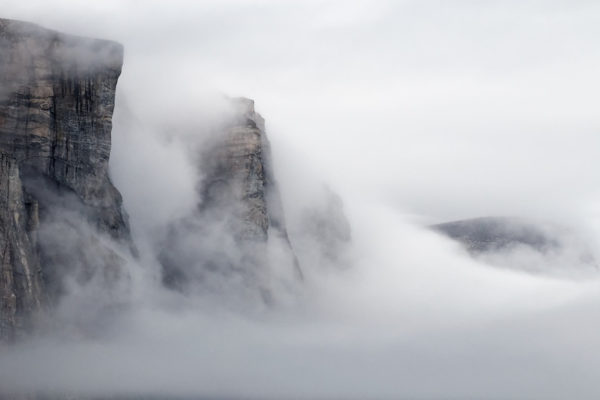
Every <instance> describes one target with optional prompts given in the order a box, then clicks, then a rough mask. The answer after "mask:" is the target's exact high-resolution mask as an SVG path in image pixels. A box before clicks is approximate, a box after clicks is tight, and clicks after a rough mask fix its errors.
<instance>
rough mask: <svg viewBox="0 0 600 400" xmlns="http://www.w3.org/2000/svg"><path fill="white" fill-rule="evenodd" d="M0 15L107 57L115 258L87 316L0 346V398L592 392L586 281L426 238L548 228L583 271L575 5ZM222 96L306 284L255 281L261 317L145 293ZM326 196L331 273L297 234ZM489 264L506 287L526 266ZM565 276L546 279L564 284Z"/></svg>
mask: <svg viewBox="0 0 600 400" xmlns="http://www.w3.org/2000/svg"><path fill="white" fill-rule="evenodd" d="M0 9H1V10H2V15H1V17H3V18H14V19H21V20H27V21H31V22H35V23H38V24H41V25H43V26H45V27H48V28H52V29H56V30H60V31H63V32H66V33H72V34H77V35H84V36H90V37H98V38H105V39H112V40H116V41H118V42H120V43H122V44H123V45H124V48H125V64H124V67H123V73H122V75H121V78H120V80H119V83H118V92H117V100H116V101H117V104H116V109H115V115H114V126H113V136H112V141H113V148H112V153H111V161H110V168H111V176H112V179H113V181H114V183H115V186H116V187H117V188H118V189H119V191H120V192H121V193H122V195H123V199H124V207H125V209H126V210H127V212H128V214H129V216H130V223H131V229H132V233H133V238H134V240H135V242H136V246H137V247H138V250H139V258H138V259H135V258H134V257H130V256H128V255H127V254H122V253H120V254H121V257H122V258H123V262H124V263H126V266H127V271H128V278H127V281H126V282H121V283H122V284H124V286H126V288H127V290H126V293H127V294H122V293H121V292H119V295H118V296H115V297H116V301H117V304H112V306H111V308H110V309H109V311H110V317H107V316H106V315H105V313H106V310H105V309H103V310H102V311H97V310H98V309H100V308H101V307H100V306H99V305H98V304H92V305H90V303H94V302H96V301H97V300H98V299H106V298H107V293H105V292H103V291H102V290H101V287H98V286H94V283H92V284H91V285H88V286H85V287H83V288H78V287H77V285H75V286H74V287H72V288H71V290H70V292H69V293H70V295H69V296H67V297H66V300H64V301H63V302H61V304H60V305H59V307H58V309H57V311H56V315H55V318H56V321H55V324H54V325H55V326H54V327H52V328H48V332H43V333H41V334H39V335H37V336H36V337H34V338H31V339H29V340H27V341H25V342H23V343H20V344H18V345H14V346H10V347H7V346H5V347H3V348H1V349H0V351H1V352H2V354H1V356H0V388H1V389H2V390H3V391H5V392H7V393H20V392H27V393H32V392H34V393H40V394H56V393H69V394H72V395H83V396H113V395H114V396H122V395H130V396H137V395H140V396H156V397H172V396H182V397H198V398H213V397H218V398H299V399H303V398H310V399H320V398H322V399H329V398H344V399H345V398H348V399H359V398H361V399H362V398H390V399H391V398H394V399H397V398H427V399H430V398H431V399H433V398H435V399H471V398H485V399H529V398H556V399H563V398H565V397H573V396H576V397H577V398H581V399H585V398H589V399H592V398H597V397H598V395H599V394H600V389H599V388H598V385H597V379H598V376H597V375H598V373H597V371H598V367H599V366H598V361H597V360H598V359H600V353H599V350H598V349H599V348H600V346H599V345H600V340H599V339H598V337H599V335H598V333H600V323H599V322H597V318H596V315H597V314H598V312H597V311H598V308H600V294H599V293H600V292H599V289H600V287H599V286H600V281H599V280H598V279H597V278H596V277H595V276H592V277H589V276H586V277H585V279H575V278H572V279H571V278H569V279H564V278H562V277H561V278H558V277H556V276H547V275H539V274H538V275H534V274H530V273H527V272H523V271H520V270H507V269H502V268H495V267H493V266H492V265H491V264H493V263H492V262H490V259H485V258H483V259H481V258H480V259H473V258H471V257H469V255H468V254H467V252H466V251H465V250H464V249H463V248H462V247H461V246H460V245H459V244H458V243H456V242H453V241H451V240H449V239H446V238H444V237H442V236H441V235H439V234H438V233H435V232H433V231H431V230H429V229H427V226H428V225H429V224H432V223H438V222H444V221H450V220H455V219H462V218H471V217H479V216H488V215H492V216H494V215H501V216H503V215H508V216H515V217H527V218H535V219H539V220H542V221H550V222H553V223H559V224H563V225H566V226H569V227H570V229H572V230H575V231H577V232H579V233H581V235H582V236H583V237H585V238H586V241H587V244H588V245H589V247H590V248H591V249H592V251H594V252H596V251H597V247H598V239H599V238H600V236H599V235H600V220H599V218H600V214H599V212H600V208H599V207H598V200H599V198H598V197H599V194H600V193H599V191H598V185H597V182H600V168H598V160H599V159H600V157H599V156H600V136H599V135H598V133H597V131H598V128H599V127H600V126H599V125H600V122H599V120H598V116H597V115H598V112H597V110H596V105H597V101H596V97H597V93H599V92H600V77H599V75H598V73H597V71H598V69H599V67H600V50H599V49H598V46H597V43H596V41H597V40H596V39H597V38H598V35H599V34H600V6H599V5H598V4H596V3H595V2H588V1H548V2H537V1H505V2H492V1H461V0H457V1H452V2H442V1H397V2H386V1H369V2H366V1H364V2H363V1H352V2H341V1H325V2H316V1H303V2H287V1H268V0H265V1H249V0H248V1H245V0H226V1H199V2H193V1H181V0H178V1H171V2H168V3H167V2H158V1H144V2H140V1H134V0H130V1H116V0H115V1H112V0H109V1H102V2H76V1H67V0H55V1H52V2H44V1H41V0H40V1H35V0H22V1H19V2H9V1H4V0H0ZM223 94H224V95H227V96H245V97H249V98H252V99H254V100H255V102H256V108H257V111H258V112H260V113H261V114H262V116H263V117H264V118H265V119H266V123H267V133H268V135H269V139H270V140H271V144H272V151H273V158H274V160H273V161H274V166H275V174H276V178H277V181H278V182H279V186H280V191H281V195H282V198H283V208H284V210H285V214H286V219H287V225H288V231H289V233H290V239H291V241H292V245H293V246H294V248H295V250H296V252H297V255H298V258H299V260H300V264H301V266H302V270H303V274H304V281H303V282H302V283H301V284H298V285H294V286H293V287H290V283H289V281H288V280H287V278H286V277H285V276H284V275H285V274H283V273H282V274H280V271H273V276H274V277H282V279H281V280H280V281H278V280H276V279H274V280H275V281H276V283H275V285H274V287H275V290H274V291H275V297H276V298H277V299H278V301H276V302H275V304H273V305H272V306H268V307H267V306H265V305H264V304H263V303H261V302H260V301H258V300H257V301H256V302H248V301H247V298H245V297H244V296H243V294H242V295H240V292H239V290H238V289H239V286H231V287H230V286H228V285H222V281H218V282H217V283H216V284H215V287H217V288H218V289H219V290H216V291H215V290H209V291H205V290H199V291H198V292H194V293H190V294H188V295H185V296H183V295H180V294H177V293H174V292H171V291H168V290H165V289H163V288H161V287H160V285H159V282H158V280H159V278H158V275H159V265H158V261H157V256H158V247H159V246H158V245H157V243H158V240H159V239H160V238H161V235H164V231H161V230H162V229H163V228H164V227H165V226H166V225H168V224H170V223H172V222H174V221H178V220H180V219H181V218H185V217H186V216H187V215H189V213H190V212H191V211H192V210H193V209H194V207H196V205H197V202H198V191H197V185H198V182H202V176H201V175H199V172H198V170H197V168H196V167H195V165H196V162H197V158H198V157H199V155H198V149H200V148H202V146H203V145H204V144H205V143H206V140H207V137H208V135H209V132H210V131H211V129H212V128H213V127H214V126H217V125H218V123H219V121H221V120H222V119H223V118H225V117H226V116H227V115H228V113H229V112H230V110H228V108H227V102H226V100H225V98H224V97H223ZM324 188H326V189H324ZM328 193H329V194H328ZM331 193H335V195H333V196H334V197H335V196H339V199H341V203H343V213H344V215H345V216H346V218H347V219H348V223H349V226H350V228H351V234H350V238H351V241H350V242H348V243H344V244H340V245H339V248H337V247H336V252H335V255H334V256H331V255H328V254H327V253H326V252H324V250H323V246H321V244H322V243H321V242H322V239H321V238H317V239H315V238H314V236H311V234H310V233H311V231H310V230H309V229H308V228H307V227H306V225H303V223H304V222H305V221H306V216H307V215H311V214H310V213H312V212H313V211H315V210H317V211H318V210H322V209H325V210H327V204H328V203H327V198H328V196H330V194H331ZM307 213H308V214H307ZM329 214H330V213H329ZM341 224H342V225H343V222H342V223H341ZM210 226H211V227H212V225H210ZM215 238H216V239H214V238H213V240H214V241H215V246H226V244H223V243H221V241H219V240H218V237H217V236H215ZM217 242H219V243H217ZM209 243H210V242H209ZM278 249H281V246H280V245H278V244H275V245H273V247H272V250H274V251H275V253H276V252H277V250H278ZM228 250H229V251H230V252H231V253H232V254H234V255H235V254H237V250H236V249H233V248H230V249H228ZM115 251H118V252H121V250H118V249H116V250H115ZM274 256H275V257H277V254H275V255H274ZM496 256H498V255H496ZM496 256H494V257H496ZM500 256H502V257H504V256H506V257H508V258H509V259H510V261H511V262H513V263H515V264H518V265H521V264H523V265H524V268H522V269H524V270H538V269H544V267H545V265H544V264H545V263H546V262H547V261H548V260H547V259H543V258H541V259H540V258H537V257H533V256H529V255H525V256H523V255H522V254H520V253H515V254H513V253H511V254H509V255H499V256H498V257H500ZM563 256H564V254H561V255H558V256H557V257H554V258H553V260H552V263H553V268H559V269H560V268H562V269H563V271H567V272H566V273H564V274H563V276H567V277H568V275H569V273H568V271H570V268H571V267H572V265H570V264H569V263H570V260H571V259H570V258H569V257H563ZM275 264H276V265H278V264H277V263H275ZM242 286H243V285H242ZM217 292H219V293H217ZM82 293H83V295H82ZM111 293H112V292H111ZM109 296H113V295H112V294H110V295H109ZM123 296H124V297H125V298H123ZM82 299H83V300H82ZM111 300H115V299H111ZM101 305H102V304H101ZM90 310H94V311H93V312H92V311H90ZM96 311H97V312H96ZM81 327H84V328H85V329H83V330H82V329H80V328H81ZM90 331H93V333H92V334H90Z"/></svg>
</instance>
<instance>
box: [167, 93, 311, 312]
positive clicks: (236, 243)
mask: <svg viewBox="0 0 600 400" xmlns="http://www.w3.org/2000/svg"><path fill="white" fill-rule="evenodd" d="M231 101H232V105H233V107H234V109H235V112H234V115H233V117H232V118H231V120H230V121H228V122H227V123H225V124H224V126H222V127H221V128H219V130H218V132H216V133H215V135H213V137H212V138H211V140H209V141H208V143H204V144H203V146H202V149H201V150H199V151H200V155H199V157H198V159H199V170H200V171H201V176H203V177H204V179H203V180H202V182H199V183H198V190H199V194H200V198H201V202H200V204H199V205H198V208H197V210H196V211H195V212H194V214H193V215H190V216H189V217H187V218H185V219H184V220H183V221H180V222H179V223H177V224H175V225H174V226H172V227H171V229H170V233H169V240H168V241H167V244H166V245H165V246H164V248H165V250H164V251H163V252H162V255H161V260H162V262H163V265H164V268H165V282H166V283H167V285H169V286H171V287H178V288H180V289H185V286H186V285H187V284H189V283H190V282H198V281H203V282H207V281H211V280H213V279H215V276H218V277H219V278H218V280H221V279H225V280H232V276H234V277H235V278H233V280H235V279H238V278H240V277H241V280H242V281H243V282H244V284H243V286H244V287H251V288H258V289H259V291H261V292H262V294H263V299H265V300H267V301H268V300H269V298H270V295H269V294H268V292H269V291H270V290H269V287H270V284H269V283H268V281H269V280H271V279H272V278H273V276H272V275H271V273H270V271H272V270H273V269H274V267H275V266H273V265H269V260H268V257H267V253H268V251H269V249H268V243H274V242H277V243H276V244H275V245H274V246H277V247H278V248H279V250H281V252H282V253H283V256H282V257H281V258H280V259H279V260H278V261H277V262H278V263H279V264H280V265H277V266H276V267H279V268H286V269H289V270H290V272H291V274H293V275H295V277H296V279H302V272H301V269H300V266H299V264H298V261H297V259H296V256H295V254H294V251H293V249H292V246H291V244H290V240H289V238H288V233H287V229H286V224H285V218H284V213H283V208H282V205H281V199H280V195H279V191H278V188H277V184H276V182H275V178H274V171H273V165H272V161H271V147H270V144H269V141H268V139H267V136H266V132H265V124H264V119H263V118H262V117H261V116H260V114H258V113H256V112H255V110H254V101H252V100H249V99H245V98H236V99H232V100H231ZM221 284H222V282H221V283H216V284H215V285H214V286H216V287H221ZM252 290H254V289H251V291H252Z"/></svg>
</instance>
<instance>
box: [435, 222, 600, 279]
mask: <svg viewBox="0 0 600 400" xmlns="http://www.w3.org/2000/svg"><path fill="white" fill-rule="evenodd" d="M432 228H433V229H434V230H436V231H438V232H440V233H442V234H444V235H446V236H448V237H449V238H451V239H454V240H456V241H458V242H460V243H461V244H462V245H463V246H464V247H465V249H466V250H467V251H468V252H469V254H471V255H472V256H473V257H475V258H478V259H480V260H483V261H486V262H488V263H489V264H492V265H496V266H500V267H507V268H513V269H519V270H525V271H527V272H534V273H544V274H558V275H562V276H575V275H581V274H582V273H597V272H598V266H597V262H596V259H595V257H594V252H593V250H592V249H591V247H590V246H589V245H588V244H587V243H586V241H585V240H584V238H583V237H582V236H581V235H580V234H578V233H576V232H575V231H573V230H571V229H568V228H565V227H562V226H559V225H556V224H551V223H547V222H540V221H532V220H527V219H523V218H508V217H484V218H474V219H467V220H461V221H453V222H447V223H443V224H438V225H434V226H432Z"/></svg>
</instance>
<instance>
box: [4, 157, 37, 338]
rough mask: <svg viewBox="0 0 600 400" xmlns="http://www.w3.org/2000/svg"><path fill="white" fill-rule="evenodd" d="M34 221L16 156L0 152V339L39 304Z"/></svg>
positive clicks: (32, 203)
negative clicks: (14, 157)
mask: <svg viewBox="0 0 600 400" xmlns="http://www.w3.org/2000/svg"><path fill="white" fill-rule="evenodd" d="M37 223H38V212H37V203H36V202H35V200H32V199H28V200H26V198H25V196H24V192H23V187H22V184H21V178H20V176H19V169H18V166H17V162H16V160H15V159H13V158H11V157H9V156H7V155H5V154H2V153H0V341H10V340H13V339H14V335H15V332H16V331H18V330H20V329H23V328H24V326H23V325H25V324H26V322H27V321H26V316H30V315H32V314H33V313H34V312H35V311H38V310H39V309H40V307H41V305H42V300H43V299H42V296H43V295H42V290H41V288H42V275H41V270H40V263H39V258H38V256H37V252H36V248H35V246H36V243H35V234H34V233H33V231H34V230H35V228H36V227H37Z"/></svg>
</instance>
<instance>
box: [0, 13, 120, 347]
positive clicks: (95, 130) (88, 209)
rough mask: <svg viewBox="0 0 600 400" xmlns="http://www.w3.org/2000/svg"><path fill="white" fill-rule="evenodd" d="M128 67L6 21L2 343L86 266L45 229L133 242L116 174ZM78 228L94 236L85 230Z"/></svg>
mask: <svg viewBox="0 0 600 400" xmlns="http://www.w3.org/2000/svg"><path fill="white" fill-rule="evenodd" d="M122 62H123V49H122V46H121V45H119V44H117V43H114V42H110V41H103V40H95V39H87V38H80V37H75V36H69V35H64V34H61V33H58V32H54V31H51V30H47V29H43V28H41V27H38V26H36V25H33V24H29V23H25V22H18V21H12V20H6V19H0V153H2V156H1V162H2V170H1V171H0V176H1V180H0V194H1V195H2V202H3V203H2V205H1V208H0V223H1V229H2V231H0V233H1V236H0V250H1V251H2V254H1V255H2V272H1V273H2V278H1V280H0V295H1V296H2V304H1V306H0V329H1V330H2V331H1V333H0V335H2V336H4V337H7V336H12V335H14V332H15V330H18V328H19V326H20V325H22V324H21V323H20V322H19V321H20V318H21V317H23V316H25V315H27V314H29V313H30V311H31V310H33V309H36V308H39V307H40V304H41V300H40V299H41V298H43V297H44V296H45V295H46V293H44V289H43V287H44V284H48V277H51V278H52V279H51V280H54V281H56V280H59V279H61V278H62V277H61V276H58V274H57V271H56V268H55V267H60V268H61V269H62V270H63V271H68V269H69V268H68V267H66V264H68V263H69V262H71V261H73V262H77V263H82V262H84V263H85V261H81V257H75V256H74V255H72V254H71V251H72V247H70V246H64V247H63V246H62V245H61V240H62V241H64V240H66V238H64V237H63V238H62V239H61V238H60V237H57V233H56V232H55V233H51V234H49V235H46V236H45V237H46V238H52V241H51V242H52V243H50V242H48V241H42V242H40V241H38V240H37V239H36V236H37V231H38V229H40V230H41V231H42V232H43V226H44V224H47V223H48V221H52V223H60V224H63V225H64V226H68V227H69V229H72V230H74V231H76V232H77V235H79V236H80V237H81V236H85V235H87V236H89V237H92V236H94V235H96V234H97V233H98V234H100V235H106V236H107V237H110V238H112V239H116V240H117V241H120V242H124V243H125V242H129V241H130V236H129V227H128V223H127V219H126V216H125V214H124V212H123V209H122V206H121V202H122V200H121V195H120V194H119V192H118V191H117V189H116V188H115V187H114V186H113V184H112V183H111V180H110V178H109V175H108V160H109V155H110V144H111V140H110V133H111V118H112V113H113V109H114V100H115V88H116V84H117V79H118V77H119V75H120V73H121V65H122ZM63 212H64V214H63ZM38 225H41V228H40V227H39V226H38ZM79 225H81V226H89V227H91V229H90V230H89V231H87V232H83V230H84V229H83V228H79ZM39 239H41V238H39ZM79 251H82V252H85V251H86V250H85V249H81V248H80V249H79ZM111 252H112V251H111V250H109V249H106V254H110V253H111ZM101 253H103V252H102V251H101ZM96 255H97V254H96ZM108 258H111V256H110V255H109V256H108ZM113 261H114V259H113ZM110 263H111V264H112V261H110ZM90 268H91V267H90ZM42 278H43V279H42ZM50 283H51V285H54V284H55V283H56V282H50Z"/></svg>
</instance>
